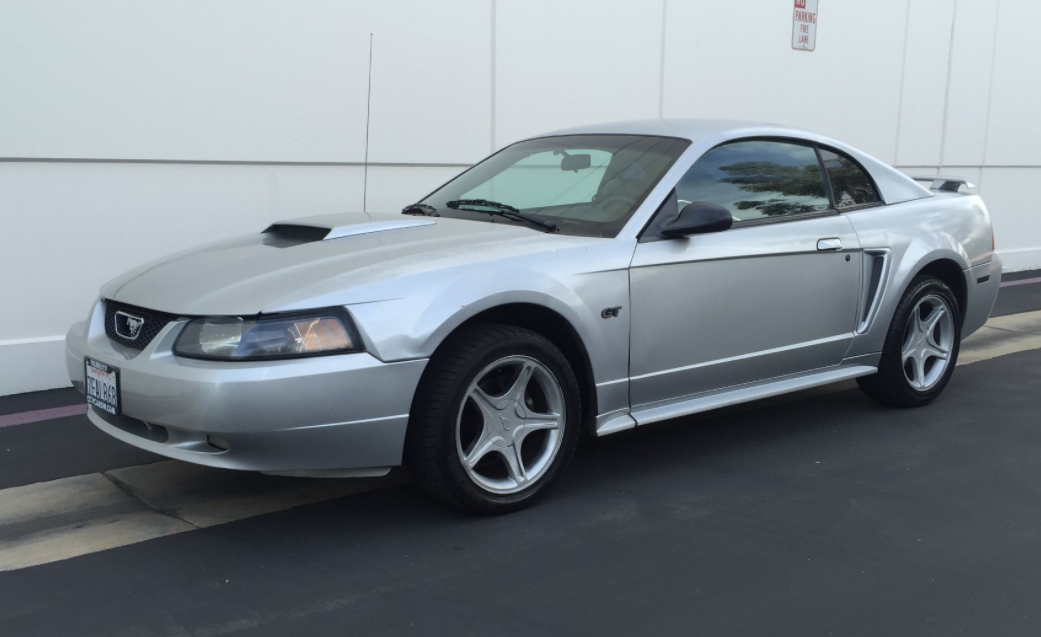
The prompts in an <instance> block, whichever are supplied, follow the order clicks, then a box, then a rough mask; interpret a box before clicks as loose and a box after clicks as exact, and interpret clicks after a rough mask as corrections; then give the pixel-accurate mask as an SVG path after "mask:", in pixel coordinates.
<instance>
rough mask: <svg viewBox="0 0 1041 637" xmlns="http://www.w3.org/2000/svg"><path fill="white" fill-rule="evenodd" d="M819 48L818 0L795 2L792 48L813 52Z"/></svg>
mask: <svg viewBox="0 0 1041 637" xmlns="http://www.w3.org/2000/svg"><path fill="white" fill-rule="evenodd" d="M816 46H817V0H795V13H794V14H792V48H793V49H795V50H796V51H812V50H813V49H814V48H815V47H816Z"/></svg>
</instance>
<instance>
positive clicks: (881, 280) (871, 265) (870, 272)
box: [857, 249, 889, 334]
mask: <svg viewBox="0 0 1041 637" xmlns="http://www.w3.org/2000/svg"><path fill="white" fill-rule="evenodd" d="M888 267H889V250H887V249H884V250H865V251H864V285H863V290H864V294H863V298H862V299H861V301H860V321H859V323H858V324H857V333H858V334H863V333H864V332H866V331H867V330H868V328H869V327H871V322H872V321H873V320H874V319H875V313H876V312H878V303H879V301H880V300H881V298H882V292H883V291H884V289H885V284H886V278H887V277H886V270H887V269H888Z"/></svg>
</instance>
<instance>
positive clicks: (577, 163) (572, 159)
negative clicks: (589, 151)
mask: <svg viewBox="0 0 1041 637" xmlns="http://www.w3.org/2000/svg"><path fill="white" fill-rule="evenodd" d="M592 165H593V161H592V159H591V158H590V156H589V155H564V158H563V159H561V160H560V169H561V170H573V171H575V172H576V173H577V172H578V171H580V170H585V169H586V168H589V167H590V166H592Z"/></svg>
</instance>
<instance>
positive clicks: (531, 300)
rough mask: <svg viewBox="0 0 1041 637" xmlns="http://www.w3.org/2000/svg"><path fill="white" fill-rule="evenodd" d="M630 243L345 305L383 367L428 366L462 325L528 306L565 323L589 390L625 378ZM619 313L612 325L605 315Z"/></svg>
mask: <svg viewBox="0 0 1041 637" xmlns="http://www.w3.org/2000/svg"><path fill="white" fill-rule="evenodd" d="M634 245H635V243H634V242H628V241H621V240H611V241H605V242H603V243H602V244H599V245H596V246H584V247H581V248H574V249H568V250H558V251H553V252H551V253H544V254H540V255H537V256H536V255H531V256H526V257H523V258H510V259H505V260H502V261H501V262H489V263H484V264H480V265H469V266H465V267H460V268H451V269H446V270H435V271H431V272H427V273H423V274H419V275H415V276H410V277H407V279H399V280H397V281H395V282H394V283H393V287H394V289H395V292H396V293H394V294H389V293H388V294H387V295H386V296H387V297H388V298H386V299H385V300H381V301H377V302H370V303H357V304H348V305H347V307H348V310H349V311H350V312H351V313H352V315H353V316H354V318H355V320H356V321H357V323H358V327H359V330H360V331H361V332H362V338H363V339H364V340H365V343H366V345H367V347H368V348H369V350H370V351H371V352H372V353H373V354H374V355H375V356H377V357H378V358H379V359H380V360H384V361H399V360H409V359H415V358H428V357H430V356H431V355H433V353H434V352H435V351H436V350H437V348H438V347H439V346H440V345H441V343H442V342H444V340H445V339H446V338H447V337H448V336H449V335H450V334H451V333H452V332H453V331H454V330H456V329H458V327H459V326H460V325H462V324H463V323H465V322H466V321H468V320H470V319H471V318H473V317H475V316H476V315H478V314H480V313H481V312H484V311H486V310H490V309H492V308H495V307H500V306H503V305H508V304H514V303H527V304H532V305H537V306H541V307H544V308H546V309H549V310H551V311H553V312H555V313H557V314H559V315H560V316H561V317H563V318H564V320H566V321H567V322H568V323H569V324H570V325H571V327H572V328H573V329H574V331H575V333H576V334H577V335H578V337H579V338H580V339H581V341H582V343H583V345H584V346H585V348H586V351H587V353H588V356H589V362H590V364H591V366H592V371H593V378H594V382H596V383H597V384H601V383H604V382H609V381H617V380H621V379H625V378H627V377H628V360H629V312H628V307H627V306H628V302H629V274H628V266H629V262H630V260H631V258H632V250H633V247H634ZM608 307H621V308H622V310H621V311H620V312H619V315H618V316H617V317H612V318H611V319H610V320H606V319H604V318H602V317H601V312H602V311H603V310H604V308H608Z"/></svg>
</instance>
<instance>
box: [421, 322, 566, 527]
mask: <svg viewBox="0 0 1041 637" xmlns="http://www.w3.org/2000/svg"><path fill="white" fill-rule="evenodd" d="M581 412H582V399H581V396H580V393H579V389H578V381H577V379H576V377H575V373H574V371H573V370H572V368H571V365H570V364H569V363H568V360H567V358H565V357H564V355H563V354H562V353H561V352H560V350H559V349H557V347H556V346H555V345H554V344H553V343H552V342H550V341H549V340H548V339H546V338H545V337H543V336H542V335H540V334H538V333H536V332H533V331H531V330H527V329H524V328H520V327H515V326H510V325H477V326H474V327H471V328H465V329H463V330H460V332H459V333H457V334H454V335H453V336H452V337H451V340H450V341H449V342H446V344H445V345H444V346H442V348H441V349H440V350H439V354H438V355H435V357H434V358H433V359H432V360H431V362H430V365H429V366H428V368H427V371H426V373H425V374H424V376H423V381H422V382H421V383H420V388H419V391H418V392H417V395H416V399H415V402H414V403H413V409H412V413H411V422H410V423H409V432H408V438H407V440H406V449H405V452H406V457H405V461H406V464H407V465H408V466H409V468H410V469H411V471H412V473H413V475H415V476H416V478H417V479H418V481H419V483H420V484H421V485H422V486H423V487H424V488H425V489H426V490H427V491H428V492H430V493H431V494H432V495H434V496H435V497H436V498H438V499H440V500H441V501H443V502H445V503H447V504H450V505H452V506H455V507H457V508H460V509H464V510H467V511H472V512H476V513H502V512H506V511H512V510H514V509H518V508H521V507H523V506H527V505H529V504H531V503H532V502H534V501H535V500H536V499H537V498H539V497H541V495H542V494H543V493H544V492H545V490H546V489H547V488H548V487H549V485H550V484H552V482H553V481H554V480H555V479H556V478H557V476H559V475H560V473H561V472H562V471H563V469H564V467H565V466H566V465H567V463H568V462H569V461H570V459H571V456H572V454H573V453H574V450H575V446H576V443H577V441H578V433H579V431H578V430H579V423H580V422H581Z"/></svg>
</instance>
